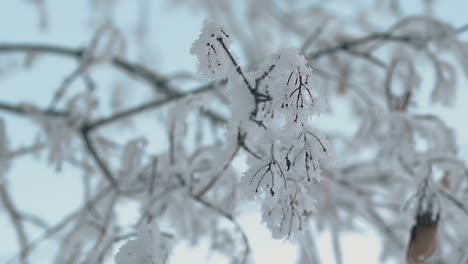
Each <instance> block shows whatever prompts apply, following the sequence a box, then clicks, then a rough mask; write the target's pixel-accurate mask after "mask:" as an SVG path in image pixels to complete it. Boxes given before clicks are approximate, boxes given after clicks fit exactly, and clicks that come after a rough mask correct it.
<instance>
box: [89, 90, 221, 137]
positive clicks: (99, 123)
mask: <svg viewBox="0 0 468 264" xmlns="http://www.w3.org/2000/svg"><path fill="white" fill-rule="evenodd" d="M225 83H226V81H222V82H220V83H219V84H225ZM217 84H218V83H215V82H212V83H208V84H206V85H204V86H202V87H200V88H198V89H195V90H193V91H190V92H186V93H176V94H173V95H170V96H169V97H167V98H164V99H157V100H154V101H151V102H148V103H144V104H141V105H138V106H135V107H132V108H129V109H126V110H123V111H121V112H117V113H114V114H112V115H110V116H108V117H102V118H99V119H97V120H95V121H93V122H91V123H89V124H87V125H86V129H88V130H90V131H91V130H94V129H96V128H97V127H100V126H103V125H106V124H109V123H113V122H115V121H118V120H121V119H124V118H127V117H130V116H132V115H135V114H139V113H141V112H144V111H147V110H149V109H154V108H157V107H161V106H164V105H167V104H168V103H171V102H173V101H176V100H179V99H182V98H186V97H188V96H191V95H197V94H201V93H204V92H207V91H211V90H214V88H216V87H217Z"/></svg>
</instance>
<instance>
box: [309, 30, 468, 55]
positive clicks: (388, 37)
mask: <svg viewBox="0 0 468 264" xmlns="http://www.w3.org/2000/svg"><path fill="white" fill-rule="evenodd" d="M392 31H393V30H389V31H386V32H377V33H373V34H370V35H368V36H365V37H362V38H357V39H354V40H349V41H345V42H343V43H341V44H338V45H335V46H332V47H327V48H324V49H321V50H318V51H315V52H312V53H310V54H309V55H308V56H307V58H308V59H309V60H318V59H319V58H320V57H322V56H326V55H330V54H334V53H338V52H341V51H347V52H350V53H351V54H352V53H353V52H354V51H352V49H353V48H356V47H358V46H361V45H364V44H368V43H371V42H374V41H389V42H397V43H403V44H406V45H410V46H413V45H414V41H415V40H416V37H415V36H412V35H400V36H398V35H394V34H393V32H392ZM466 31H468V24H466V25H463V26H461V27H459V28H457V29H455V33H456V34H462V33H464V32H466ZM438 37H444V36H440V35H437V36H433V37H431V38H429V39H428V40H427V41H431V40H434V39H435V38H438ZM367 54H368V53H367ZM354 55H356V54H354ZM366 56H370V54H368V55H366ZM361 57H362V56H361ZM369 58H372V57H368V58H367V59H369ZM372 60H373V59H372Z"/></svg>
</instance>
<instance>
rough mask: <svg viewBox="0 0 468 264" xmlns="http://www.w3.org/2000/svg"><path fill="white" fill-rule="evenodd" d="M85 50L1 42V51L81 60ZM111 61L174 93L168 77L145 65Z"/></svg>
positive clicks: (130, 73)
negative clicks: (42, 54) (46, 54)
mask: <svg viewBox="0 0 468 264" xmlns="http://www.w3.org/2000/svg"><path fill="white" fill-rule="evenodd" d="M85 51H86V49H85V48H67V47H62V46H55V45H48V44H24V43H15V44H0V53H15V52H21V53H48V54H51V55H58V56H63V57H69V58H73V59H77V60H81V58H82V57H83V54H84V53H85ZM110 63H111V64H112V65H113V66H114V67H116V68H117V69H119V70H120V71H122V72H124V73H126V74H129V75H132V76H134V77H137V78H141V79H143V80H144V81H146V82H148V83H149V84H150V85H151V86H152V87H153V88H155V89H158V90H159V91H161V92H162V93H164V94H166V95H170V94H173V93H174V90H173V89H172V88H171V87H169V84H168V79H166V78H164V77H162V76H160V75H159V74H156V73H155V72H153V71H151V70H150V69H148V68H146V67H144V66H143V65H139V64H136V63H132V62H129V61H126V60H124V59H122V58H118V57H114V58H112V59H111V60H110Z"/></svg>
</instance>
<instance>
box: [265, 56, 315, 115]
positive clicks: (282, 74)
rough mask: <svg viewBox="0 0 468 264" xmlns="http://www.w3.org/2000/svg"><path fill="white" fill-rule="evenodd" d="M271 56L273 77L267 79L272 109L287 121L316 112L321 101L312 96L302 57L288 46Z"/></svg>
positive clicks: (309, 72) (308, 72)
mask: <svg viewBox="0 0 468 264" xmlns="http://www.w3.org/2000/svg"><path fill="white" fill-rule="evenodd" d="M275 56H276V60H275V62H274V63H275V65H276V66H275V69H274V70H273V72H272V73H274V74H273V75H274V77H272V78H270V79H269V81H268V85H269V87H270V94H271V96H272V97H273V108H274V110H275V111H276V112H279V113H281V114H282V115H284V116H285V117H286V121H287V122H295V123H298V122H299V123H305V122H307V121H308V119H309V117H311V116H313V115H319V114H320V113H321V112H322V110H323V102H322V101H321V100H319V98H318V97H317V96H316V95H314V93H316V92H315V91H314V87H313V86H312V84H311V82H310V80H311V75H312V68H310V66H309V65H308V64H307V61H306V59H305V57H304V56H303V55H301V54H299V53H298V51H297V50H295V49H292V48H290V49H283V50H281V51H279V52H278V53H277V55H275Z"/></svg>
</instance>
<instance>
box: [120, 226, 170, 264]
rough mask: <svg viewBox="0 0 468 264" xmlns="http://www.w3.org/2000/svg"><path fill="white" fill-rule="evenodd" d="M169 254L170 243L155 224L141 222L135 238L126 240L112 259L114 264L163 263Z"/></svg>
mask: <svg viewBox="0 0 468 264" xmlns="http://www.w3.org/2000/svg"><path fill="white" fill-rule="evenodd" d="M169 254H170V245H169V241H168V239H167V238H165V237H164V236H163V235H162V234H161V233H160V231H159V229H158V226H157V225H156V224H143V225H142V226H140V227H139V228H138V231H137V238H136V239H132V240H129V241H127V243H125V244H124V245H123V246H122V247H121V248H120V250H119V252H118V253H117V255H116V256H115V258H114V260H115V263H116V264H136V263H141V264H163V263H166V261H167V259H168V257H169Z"/></svg>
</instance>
